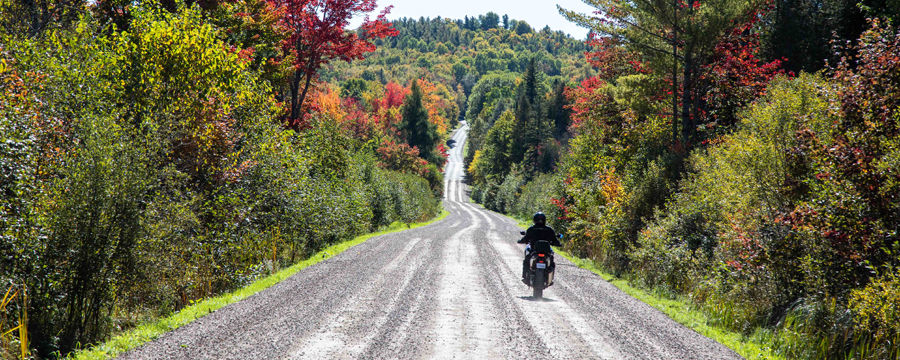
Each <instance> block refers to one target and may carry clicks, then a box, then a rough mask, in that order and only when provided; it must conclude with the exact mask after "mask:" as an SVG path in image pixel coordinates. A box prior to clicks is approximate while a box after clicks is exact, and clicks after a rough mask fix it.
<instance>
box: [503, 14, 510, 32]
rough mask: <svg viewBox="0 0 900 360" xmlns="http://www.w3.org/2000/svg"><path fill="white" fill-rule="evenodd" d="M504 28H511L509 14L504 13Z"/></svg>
mask: <svg viewBox="0 0 900 360" xmlns="http://www.w3.org/2000/svg"><path fill="white" fill-rule="evenodd" d="M503 28H504V29H506V30H509V15H506V14H503Z"/></svg>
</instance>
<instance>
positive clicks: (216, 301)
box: [69, 210, 450, 360]
mask: <svg viewBox="0 0 900 360" xmlns="http://www.w3.org/2000/svg"><path fill="white" fill-rule="evenodd" d="M449 214H450V213H448V212H447V211H446V210H444V211H442V212H441V214H440V215H438V216H437V217H435V218H434V219H432V220H429V221H426V222H420V223H413V224H406V223H403V222H399V221H396V222H394V223H393V224H391V225H389V226H387V227H386V228H384V229H383V230H381V231H379V232H375V233H369V234H365V235H360V236H357V237H356V238H354V239H352V240H348V241H345V242H342V243H339V244H335V245H332V246H329V247H327V248H325V249H323V250H322V251H319V252H318V253H316V254H315V255H313V256H311V257H309V258H308V259H306V260H303V261H301V262H299V263H297V264H294V265H293V266H291V267H289V268H287V269H284V270H281V271H279V272H277V273H275V274H272V275H270V276H268V277H266V278H264V279H261V280H259V281H257V282H254V283H253V284H250V285H248V286H246V287H244V288H241V289H238V290H235V291H233V292H230V293H227V294H224V295H220V296H217V297H214V298H209V299H206V300H202V301H198V302H196V303H194V304H193V305H191V306H188V307H186V308H184V309H183V310H181V311H179V312H178V313H176V314H173V315H171V316H169V317H166V318H163V319H159V320H157V321H154V322H150V323H147V324H144V325H140V326H138V327H137V328H135V329H133V330H131V331H128V332H125V333H123V334H121V335H118V336H115V337H113V338H112V339H110V340H108V341H106V342H104V343H102V344H100V345H97V346H95V347H92V348H90V349H85V350H82V351H78V352H76V353H74V356H70V357H69V358H71V359H75V360H88V359H109V358H113V357H115V356H118V355H119V354H122V353H124V352H126V351H128V350H130V349H134V348H136V347H138V346H141V345H143V344H144V343H147V342H150V341H153V340H154V339H156V338H158V337H159V336H160V335H162V334H164V333H166V332H169V331H172V330H175V329H177V328H179V327H181V326H184V325H187V324H188V323H191V322H193V321H194V320H197V319H199V318H201V317H203V316H204V315H207V314H209V313H211V312H214V311H216V310H218V309H220V308H222V307H224V306H226V305H229V304H232V303H236V302H238V301H241V300H243V299H246V298H247V297H250V296H251V295H253V294H256V293H258V292H260V291H263V290H265V289H267V288H269V287H270V286H272V285H275V284H277V283H280V282H281V281H282V280H284V279H287V278H288V277H290V276H291V275H294V274H296V273H298V272H300V270H303V269H305V268H307V267H309V266H311V265H315V264H317V263H319V262H321V261H324V260H327V259H329V258H331V257H334V256H336V255H337V254H340V253H342V252H344V251H345V250H347V249H349V248H351V247H354V246H356V245H359V244H361V243H363V242H365V241H366V240H368V239H370V238H373V237H375V236H380V235H384V234H388V233H393V232H398V231H403V230H408V229H414V228H417V227H421V226H425V225H428V224H431V223H433V222H436V221H439V220H442V219H443V218H445V217H447V215H449Z"/></svg>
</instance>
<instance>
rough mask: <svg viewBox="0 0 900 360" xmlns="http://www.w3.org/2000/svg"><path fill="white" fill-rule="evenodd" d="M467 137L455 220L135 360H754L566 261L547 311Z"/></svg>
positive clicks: (312, 273) (453, 195) (162, 343)
mask: <svg viewBox="0 0 900 360" xmlns="http://www.w3.org/2000/svg"><path fill="white" fill-rule="evenodd" d="M465 130H467V127H466V126H464V127H463V128H462V130H461V131H457V132H456V133H455V134H454V136H453V138H454V139H455V140H456V144H455V146H454V147H453V149H451V152H450V161H449V162H448V164H447V168H446V170H445V171H446V177H445V179H446V185H445V192H444V193H445V194H446V197H445V199H444V207H445V209H447V211H449V212H450V215H449V216H447V217H446V218H445V219H444V220H442V221H439V222H436V223H433V224H431V225H428V226H424V227H420V228H416V229H412V230H407V231H403V232H398V233H393V234H388V235H383V236H379V237H375V238H372V239H369V240H368V241H366V242H364V243H362V244H360V245H357V246H355V247H353V248H351V249H349V250H347V251H345V252H343V253H341V254H340V255H338V256H335V257H333V258H331V259H328V260H326V261H323V262H321V263H319V264H316V265H313V266H310V267H308V268H306V269H304V270H303V271H301V272H299V273H298V274H296V275H294V276H292V277H290V278H288V279H286V280H285V281H283V282H281V283H279V284H277V285H275V286H272V287H271V288H269V289H267V290H264V291H262V292H260V293H257V294H256V295H253V296H251V297H249V298H247V299H245V300H243V301H241V302H238V303H235V304H232V305H229V306H226V307H223V308H222V309H220V310H218V311H216V312H213V313H211V314H209V315H207V316H204V317H202V318H200V319H198V320H197V321H195V322H193V323H191V324H188V325H185V326H183V327H181V328H179V329H177V330H175V331H172V332H170V333H167V334H165V335H163V336H162V337H160V338H159V339H157V340H156V341H153V342H150V343H147V344H145V345H144V346H142V347H140V348H137V349H135V350H133V351H131V352H129V353H126V354H124V355H123V356H121V358H123V359H539V358H540V359H740V358H741V357H740V356H739V355H737V354H736V353H734V352H733V351H732V350H730V349H728V348H726V347H725V346H723V345H720V344H718V343H716V342H715V341H713V340H711V339H709V338H706V337H703V336H701V335H699V334H697V333H696V332H694V331H693V330H690V329H688V328H686V327H684V326H682V325H680V324H678V323H676V322H675V321H672V320H671V319H669V318H668V317H666V315H665V314H663V313H661V312H659V311H657V310H656V309H653V308H652V307H650V306H648V305H646V304H644V303H642V302H640V301H638V300H636V299H634V298H632V297H630V296H628V295H627V294H625V293H623V292H622V291H620V290H619V289H617V288H616V287H614V286H612V285H610V284H609V283H607V282H606V281H604V280H603V279H602V278H600V277H599V276H596V275H595V274H593V273H591V272H589V271H587V270H583V269H580V268H578V267H576V266H574V265H573V264H572V263H570V262H568V261H567V260H565V259H563V258H562V257H558V258H557V268H556V269H557V277H556V284H555V285H554V286H552V287H550V288H548V289H546V290H545V291H544V299H543V300H542V301H534V300H533V299H532V298H531V291H530V288H528V287H527V286H525V285H523V284H522V283H521V281H520V280H519V278H520V276H521V266H522V265H521V264H522V250H523V246H522V245H518V244H516V243H515V242H516V240H517V239H518V237H519V231H520V229H519V228H518V227H517V226H516V223H515V222H514V221H512V220H510V219H508V218H506V217H503V216H501V215H498V214H495V213H492V212H489V211H486V210H484V209H481V208H480V207H478V206H476V205H474V204H471V203H468V199H467V197H466V193H465V185H464V184H463V183H462V174H463V169H462V156H463V154H462V148H463V143H464V142H465V139H466V132H465Z"/></svg>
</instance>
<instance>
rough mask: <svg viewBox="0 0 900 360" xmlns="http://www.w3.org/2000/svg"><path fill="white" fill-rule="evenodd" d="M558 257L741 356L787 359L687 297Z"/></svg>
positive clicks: (521, 221)
mask: <svg viewBox="0 0 900 360" xmlns="http://www.w3.org/2000/svg"><path fill="white" fill-rule="evenodd" d="M507 217H509V218H510V219H513V220H515V221H516V222H517V223H518V225H519V226H520V227H522V228H527V227H528V226H530V225H531V221H530V220H529V219H523V218H518V217H513V216H507ZM555 251H556V253H557V254H559V255H562V257H564V258H566V259H568V260H569V261H571V262H572V263H573V264H575V265H576V266H578V267H580V268H582V269H585V270H589V271H591V272H593V273H595V274H597V275H599V276H600V277H601V278H603V280H606V281H607V282H609V283H610V284H612V285H613V286H615V287H617V288H619V290H622V291H623V292H625V293H626V294H628V295H630V296H631V297H633V298H636V299H638V300H640V301H642V302H644V303H645V304H647V305H650V306H652V307H654V308H655V309H657V310H659V311H662V312H663V313H664V314H666V315H667V316H668V317H669V318H671V319H672V320H675V321H677V322H678V323H680V324H682V325H684V326H687V327H689V328H691V329H693V330H694V331H696V332H698V333H700V334H701V335H703V336H706V337H708V338H710V339H713V340H715V341H717V342H719V343H720V344H722V345H725V346H727V347H729V348H730V349H732V350H734V351H735V352H737V353H738V354H740V355H741V356H743V357H745V358H747V359H749V360H783V359H784V357H782V356H779V355H777V354H776V353H775V352H774V351H772V349H771V348H770V346H767V345H766V344H765V342H764V341H756V340H757V339H756V337H753V338H747V337H746V336H743V335H741V334H738V333H735V332H731V331H728V330H726V329H723V328H721V327H717V326H713V325H709V324H708V322H709V321H708V320H709V318H708V316H706V314H704V313H703V312H702V311H700V310H699V309H697V308H696V307H694V306H691V303H690V301H689V300H687V299H684V298H680V297H679V298H676V299H671V298H669V297H667V296H661V295H659V294H656V293H654V292H652V291H647V290H644V289H640V288H637V287H634V286H632V285H631V283H629V282H628V280H625V279H622V278H617V277H615V276H613V275H612V274H610V273H607V272H605V271H603V270H601V269H600V268H599V267H597V265H596V264H595V263H594V262H593V261H592V260H588V259H581V258H578V257H575V256H573V255H572V254H569V253H567V252H565V251H562V250H560V249H556V250H555Z"/></svg>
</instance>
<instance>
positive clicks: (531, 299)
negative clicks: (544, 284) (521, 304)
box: [519, 296, 556, 302]
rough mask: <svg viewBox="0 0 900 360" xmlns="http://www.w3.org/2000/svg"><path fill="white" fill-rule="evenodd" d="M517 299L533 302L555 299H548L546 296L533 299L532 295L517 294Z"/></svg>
mask: <svg viewBox="0 0 900 360" xmlns="http://www.w3.org/2000/svg"><path fill="white" fill-rule="evenodd" d="M519 299H522V300H528V301H534V302H556V300H553V299H548V298H542V299H535V298H534V296H519Z"/></svg>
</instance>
